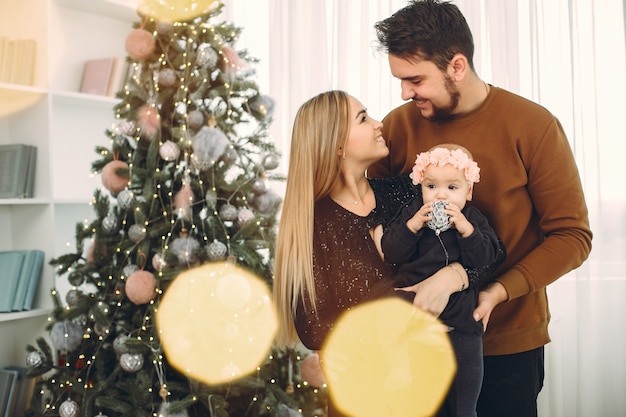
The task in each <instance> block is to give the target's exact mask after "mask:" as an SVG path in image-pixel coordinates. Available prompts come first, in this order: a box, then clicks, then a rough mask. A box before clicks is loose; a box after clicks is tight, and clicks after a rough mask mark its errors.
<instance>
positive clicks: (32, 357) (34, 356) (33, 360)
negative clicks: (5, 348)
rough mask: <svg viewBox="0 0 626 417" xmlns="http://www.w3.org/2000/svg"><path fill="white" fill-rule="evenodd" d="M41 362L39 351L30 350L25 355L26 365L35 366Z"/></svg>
mask: <svg viewBox="0 0 626 417" xmlns="http://www.w3.org/2000/svg"><path fill="white" fill-rule="evenodd" d="M42 363H43V357H42V356H41V353H40V352H37V351H32V352H28V355H26V366H28V367H29V368H36V367H38V366H39V365H41V364H42Z"/></svg>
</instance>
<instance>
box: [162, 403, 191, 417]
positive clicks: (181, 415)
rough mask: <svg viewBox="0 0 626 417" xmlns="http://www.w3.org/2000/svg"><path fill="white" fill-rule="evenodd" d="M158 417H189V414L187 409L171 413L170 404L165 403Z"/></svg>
mask: <svg viewBox="0 0 626 417" xmlns="http://www.w3.org/2000/svg"><path fill="white" fill-rule="evenodd" d="M158 417H189V414H188V413H187V410H186V409H185V410H182V411H179V412H177V413H170V403H167V402H164V403H162V404H161V406H160V407H159V416H158Z"/></svg>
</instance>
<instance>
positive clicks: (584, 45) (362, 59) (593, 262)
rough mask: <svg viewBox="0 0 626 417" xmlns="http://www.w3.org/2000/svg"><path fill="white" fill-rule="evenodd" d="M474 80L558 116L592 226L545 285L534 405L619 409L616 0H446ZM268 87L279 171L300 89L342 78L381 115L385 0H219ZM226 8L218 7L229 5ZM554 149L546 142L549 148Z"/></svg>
mask: <svg viewBox="0 0 626 417" xmlns="http://www.w3.org/2000/svg"><path fill="white" fill-rule="evenodd" d="M453 2H454V3H456V4H457V5H458V6H459V7H460V8H461V10H462V11H463V13H464V14H465V16H466V18H467V20H468V22H469V24H470V26H471V27H472V30H473V33H474V40H475V43H476V55H475V59H474V62H475V65H476V69H477V71H478V74H479V75H480V76H481V78H483V79H484V80H486V81H487V82H489V83H491V84H493V85H496V86H499V87H502V88H506V89H508V90H511V91H513V92H515V93H518V94H520V95H522V96H524V97H527V98H529V99H531V100H534V101H536V102H538V103H540V104H542V105H543V106H545V107H546V108H548V109H549V110H550V111H551V112H552V113H553V114H555V115H556V116H557V117H558V118H559V119H560V120H561V122H562V124H563V126H564V128H565V130H566V132H567V134H568V137H569V140H570V142H571V145H572V148H573V149H574V153H575V156H576V160H577V162H578V166H579V169H580V173H581V178H582V181H583V186H584V188H585V193H586V197H587V202H588V205H589V209H590V216H591V222H592V229H593V231H594V240H593V245H594V247H593V251H592V254H591V256H590V258H589V260H588V261H587V262H585V264H584V265H583V266H581V267H580V268H578V269H577V270H576V271H573V272H571V273H570V274H568V275H567V276H565V277H563V278H561V279H559V280H558V281H557V282H555V283H554V284H552V285H551V286H550V287H549V288H548V292H549V296H550V303H551V311H552V321H551V324H550V333H551V336H552V342H551V343H550V344H548V345H547V347H546V379H545V386H544V389H543V391H542V393H541V395H540V399H539V405H540V416H541V417H591V416H593V417H616V416H624V415H626V395H624V387H625V386H626V358H625V357H626V348H625V345H626V272H625V271H626V185H625V178H626V175H625V174H624V173H625V171H626V157H625V155H626V137H625V135H626V133H625V132H626V108H625V107H624V104H623V100H624V97H626V52H625V51H626V47H625V29H624V0H455V1H453ZM226 4H227V8H226V10H227V11H228V13H231V15H229V18H230V19H232V20H233V21H235V22H236V23H237V24H238V25H240V26H242V27H243V28H244V37H242V46H244V47H246V48H247V49H249V50H250V52H251V53H252V55H254V56H257V57H259V59H260V63H259V77H260V82H261V84H262V88H264V90H265V91H266V92H268V93H269V94H270V95H271V96H272V97H273V98H274V99H275V100H276V111H275V122H274V124H273V126H272V132H273V135H274V136H275V138H276V141H277V142H278V143H279V146H280V148H281V149H282V151H283V155H284V157H285V162H284V163H283V170H284V171H285V172H286V164H287V162H286V160H287V156H288V146H289V135H290V133H291V123H292V122H293V118H294V116H295V112H296V110H297V108H298V106H300V104H302V102H304V101H305V100H307V99H308V98H310V97H311V96H313V95H315V94H317V93H319V92H321V91H324V90H327V89H331V88H339V89H344V90H347V91H348V92H349V93H351V94H352V95H354V96H356V97H357V98H359V99H360V100H361V101H362V102H363V104H364V105H365V106H366V107H368V111H369V112H370V114H371V115H372V116H373V117H375V118H379V119H380V118H382V117H383V116H384V115H385V114H386V113H387V112H388V111H389V110H390V109H391V108H393V107H395V106H397V105H398V104H400V103H401V100H400V86H399V83H398V82H397V81H396V80H394V79H393V78H392V77H391V76H390V74H389V71H388V66H387V58H386V56H385V55H384V54H381V53H378V52H377V51H376V50H375V48H374V46H375V35H374V31H373V25H374V23H375V22H376V21H378V20H380V19H383V18H385V17H387V16H389V15H390V14H391V13H393V11H395V10H397V9H399V8H400V7H402V6H404V5H405V4H406V3H405V1H404V0H403V1H399V0H295V1H294V0H226ZM229 9H230V10H229ZM555 157H556V156H555Z"/></svg>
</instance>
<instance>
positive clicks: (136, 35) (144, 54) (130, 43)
mask: <svg viewBox="0 0 626 417" xmlns="http://www.w3.org/2000/svg"><path fill="white" fill-rule="evenodd" d="M124 46H125V47H126V52H127V53H128V56H129V57H130V58H131V59H133V60H135V61H145V60H146V59H148V58H150V56H151V55H152V54H153V53H154V50H155V48H156V40H155V39H154V36H152V33H150V32H148V31H147V30H144V29H135V30H133V31H131V32H130V33H129V34H128V36H127V37H126V43H125V45H124Z"/></svg>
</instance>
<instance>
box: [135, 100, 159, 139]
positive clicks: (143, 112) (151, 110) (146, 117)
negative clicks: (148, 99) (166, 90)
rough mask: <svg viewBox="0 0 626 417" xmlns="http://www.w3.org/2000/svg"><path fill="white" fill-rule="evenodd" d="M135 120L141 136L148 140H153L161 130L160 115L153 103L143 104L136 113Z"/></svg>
mask: <svg viewBox="0 0 626 417" xmlns="http://www.w3.org/2000/svg"><path fill="white" fill-rule="evenodd" d="M137 118H138V122H139V128H140V129H141V135H142V136H143V137H144V138H146V139H149V140H152V139H154V138H155V137H156V135H157V133H158V132H159V131H160V130H161V115H160V114H159V109H158V108H157V106H156V105H154V104H153V103H148V104H144V105H143V106H141V107H140V108H139V110H138V111H137Z"/></svg>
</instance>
